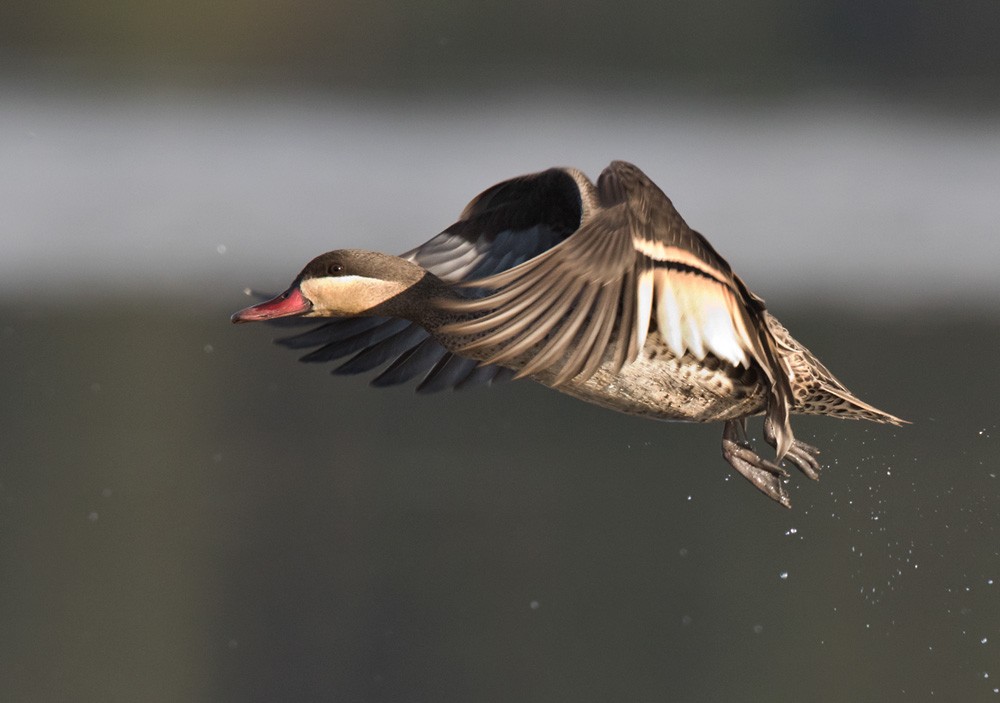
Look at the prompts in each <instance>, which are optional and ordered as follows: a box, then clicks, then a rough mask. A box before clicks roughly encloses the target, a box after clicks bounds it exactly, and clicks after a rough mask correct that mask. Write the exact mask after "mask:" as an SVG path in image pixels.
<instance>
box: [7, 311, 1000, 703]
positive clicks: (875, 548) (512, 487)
mask: <svg viewBox="0 0 1000 703" xmlns="http://www.w3.org/2000/svg"><path fill="white" fill-rule="evenodd" d="M236 298H237V296H234V300H233V301H232V304H231V305H229V304H225V305H214V306H213V307H211V309H204V308H202V309H198V307H197V306H196V305H194V304H189V305H187V304H184V303H178V302H177V301H171V303H170V305H167V304H165V301H162V300H159V301H153V300H138V301H131V302H128V303H126V302H122V301H114V300H109V301H105V302H103V303H94V304H93V305H92V306H90V307H86V308H82V309H72V308H70V309H65V308H62V309H60V308H58V307H56V306H55V305H48V304H44V303H33V302H30V301H29V302H25V303H23V304H21V305H19V306H16V307H8V308H7V309H5V310H3V311H2V313H0V314H2V317H0V350H2V354H3V359H4V364H3V367H2V369H3V370H2V371H0V374H2V375H0V388H2V391H3V397H4V402H3V404H2V405H0V423H2V426H3V427H4V431H3V434H2V439H0V525H2V529H0V559H2V561H0V564H2V569H3V578H2V580H0V622H2V623H3V637H2V638H0V671H2V672H3V680H4V687H5V691H6V696H5V697H7V699H8V700H18V701H50V700H75V701H181V700H183V701H199V700H204V701H246V700H269V701H270V700H292V701H306V700H308V701H316V700H333V701H511V700H521V701H559V700H565V701H611V700H620V701H664V700H769V701H802V700H814V701H845V700H880V701H893V700H927V699H929V698H932V697H933V698H934V699H941V700H965V701H971V700H1000V695H997V694H996V687H998V686H1000V539H998V537H1000V535H998V532H997V526H998V516H1000V478H998V473H1000V461H998V459H997V450H998V447H1000V406H998V402H997V398H998V397H1000V376H998V374H997V362H996V354H997V350H998V348H1000V326H998V324H997V321H998V316H997V311H996V310H989V309H983V310H980V311H974V312H964V313H961V314H959V313H958V312H956V311H948V310H931V309H912V310H904V311H901V312H898V313H890V312H888V311H886V310H884V309H883V310H881V311H880V312H879V313H878V314H877V315H876V314H866V313H864V312H863V311H860V310H848V311H837V310H833V309H799V310H795V309H791V310H789V309H788V308H789V306H787V305H786V306H783V307H780V306H774V309H775V312H776V313H778V314H779V316H780V317H781V318H782V319H783V320H784V321H785V322H786V324H787V325H788V326H789V327H790V328H791V329H792V331H793V332H794V333H795V334H796V336H797V337H799V338H800V339H801V340H802V341H804V342H805V343H806V344H807V345H809V346H810V347H811V348H812V349H813V350H814V351H816V352H817V353H818V354H819V355H820V356H821V357H822V359H823V360H824V361H825V362H826V363H827V364H828V365H829V366H830V367H831V368H832V369H833V371H834V372H835V373H837V375H838V376H840V377H841V378H842V379H843V380H845V381H846V382H847V384H848V385H849V386H850V387H851V388H852V389H854V390H856V391H857V392H858V393H859V394H860V395H861V396H862V397H864V398H865V399H866V400H869V401H871V402H873V403H874V404H876V405H878V406H880V407H883V408H885V409H886V410H889V411H891V412H894V413H896V414H899V415H900V416H902V417H905V418H908V419H911V420H913V421H914V424H913V426H911V427H906V428H902V429H896V428H891V427H879V426H873V425H865V424H854V423H845V422H839V421H836V420H826V419H813V418H801V419H799V420H797V422H796V428H797V430H798V434H799V436H800V437H802V438H803V439H805V440H806V441H810V442H814V443H815V444H817V445H818V446H819V447H820V448H821V449H823V451H824V454H823V458H824V460H825V461H826V462H827V468H826V469H825V471H824V475H823V478H822V480H821V481H820V482H819V483H811V482H809V481H808V480H807V479H805V478H804V477H802V476H800V475H795V476H793V479H792V483H793V485H792V487H791V488H792V498H793V503H794V509H793V510H792V511H785V510H783V509H781V508H780V507H778V506H776V505H774V504H772V503H770V502H769V501H768V500H766V499H765V498H763V497H762V496H761V495H759V494H758V493H757V492H756V491H755V490H754V489H753V488H752V487H751V486H750V485H749V484H747V483H746V482H745V481H743V480H742V479H740V478H738V477H737V476H736V475H735V474H734V473H733V472H732V471H731V470H730V469H729V468H728V467H727V465H726V464H725V463H724V462H723V460H722V459H721V457H720V455H719V447H718V445H719V439H720V434H721V427H719V426H705V427H701V426H692V425H672V424H657V423H654V422H649V421H643V420H637V419H633V418H628V417H625V416H620V415H617V414H614V413H611V412H608V411H604V410H601V409H598V408H594V407H589V406H587V405H584V404H581V403H579V402H577V401H573V400H571V399H569V398H565V397H562V396H560V395H558V394H556V393H554V392H551V391H548V390H546V389H543V388H540V387H537V386H534V385H532V384H530V383H517V384H510V385H507V386H505V387H502V388H495V389H490V390H477V391H469V392H465V393H450V394H443V395H438V396H431V397H421V396H416V395H414V394H413V393H412V390H411V389H409V388H408V389H395V390H387V391H386V390H383V391H378V390H375V389H370V388H368V387H367V386H366V385H365V380H364V379H358V378H330V377H329V376H327V375H326V373H325V370H324V369H322V368H317V367H309V366H306V365H301V364H296V363H293V359H294V355H293V354H292V353H290V352H288V351H287V350H283V349H280V348H277V347H273V346H271V345H270V344H269V343H268V340H269V338H270V337H271V336H273V332H272V331H271V330H268V329H265V328H261V327H258V328H253V327H249V326H247V327H240V328H236V327H231V326H230V325H229V324H228V322H227V315H228V314H229V313H230V312H232V310H233V309H235V308H236V307H239V306H240V305H241V303H242V302H243V301H242V300H238V299H236Z"/></svg>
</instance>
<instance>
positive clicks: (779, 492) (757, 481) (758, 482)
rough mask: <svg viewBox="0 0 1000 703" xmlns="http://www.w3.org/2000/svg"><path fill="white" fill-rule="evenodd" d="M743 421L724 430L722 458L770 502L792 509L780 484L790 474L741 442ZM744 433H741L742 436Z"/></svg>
mask: <svg viewBox="0 0 1000 703" xmlns="http://www.w3.org/2000/svg"><path fill="white" fill-rule="evenodd" d="M744 422H745V421H744V420H729V421H728V422H726V425H725V429H723V430H722V456H723V457H725V459H726V461H728V462H729V464H730V466H732V467H733V468H734V469H736V470H737V471H739V472H740V474H742V475H743V476H744V477H745V478H746V479H747V480H748V481H750V483H752V484H753V485H755V486H756V487H757V488H758V489H759V490H761V491H763V492H764V494H765V495H767V497H768V498H770V499H771V500H776V501H778V502H779V503H781V504H782V505H784V506H785V507H786V508H790V507H792V502H791V500H790V499H789V497H788V491H786V490H785V486H784V484H782V482H781V480H782V479H783V478H785V477H787V476H788V472H787V471H785V470H784V469H783V468H781V467H780V466H778V465H777V464H775V463H773V462H770V461H768V460H767V459H764V458H762V457H761V456H760V455H758V454H757V453H756V452H755V451H753V450H752V449H751V448H750V447H749V446H748V445H747V444H746V442H745V441H744V440H743V439H742V438H741V436H740V435H741V434H745V424H744ZM741 430H742V432H741Z"/></svg>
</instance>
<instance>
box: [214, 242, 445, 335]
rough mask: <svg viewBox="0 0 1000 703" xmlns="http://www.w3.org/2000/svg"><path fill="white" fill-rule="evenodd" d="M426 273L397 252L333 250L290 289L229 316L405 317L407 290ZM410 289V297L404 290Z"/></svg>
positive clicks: (240, 319)
mask: <svg viewBox="0 0 1000 703" xmlns="http://www.w3.org/2000/svg"><path fill="white" fill-rule="evenodd" d="M429 276H430V274H428V273H427V271H425V270H424V269H423V268H421V267H420V266H417V265H416V264H414V263H412V262H410V261H407V260H406V259H401V258H399V257H397V256H389V255H387V254H379V253H378V252H374V251H364V250H362V249H338V250H337V251H330V252H327V253H326V254H321V255H320V256H317V257H316V258H315V259H313V260H312V261H310V262H309V263H308V264H307V265H306V267H305V268H304V269H302V273H300V274H299V275H298V276H297V277H296V278H295V281H294V282H293V283H292V285H291V287H289V289H288V290H286V291H285V292H284V293H282V294H281V295H279V296H278V297H277V298H274V299H273V300H269V301H267V302H266V303H258V304H257V305H251V306H250V307H248V308H244V309H243V310H240V311H239V312H237V313H236V314H234V315H233V316H232V318H231V319H232V321H233V322H256V321H259V320H273V319H275V318H278V317H356V316H362V315H393V316H397V317H403V316H405V313H406V312H407V310H408V308H409V307H411V306H412V304H413V302H414V301H413V300H412V298H413V297H414V296H413V295H412V291H411V289H413V288H414V287H415V286H417V285H418V284H420V283H421V282H423V281H425V280H426V279H427V278H428V277H429ZM408 291H410V292H411V294H410V295H406V293H407V292H408Z"/></svg>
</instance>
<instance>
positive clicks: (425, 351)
mask: <svg viewBox="0 0 1000 703" xmlns="http://www.w3.org/2000/svg"><path fill="white" fill-rule="evenodd" d="M447 354H448V351H447V350H446V349H445V348H444V347H442V346H441V345H440V344H438V343H437V341H436V340H435V339H434V338H433V337H428V338H427V339H425V340H424V341H422V342H420V343H419V344H417V345H416V346H414V347H413V348H411V349H409V350H408V351H407V352H406V353H405V354H403V355H401V356H400V357H399V358H397V359H396V360H395V361H393V362H392V363H391V364H389V366H388V367H387V368H386V369H385V371H383V372H382V373H380V374H379V375H378V376H376V377H375V378H373V379H372V381H371V384H372V385H373V386H375V387H377V388H385V387H387V386H395V385H399V384H400V383H406V382H407V381H409V380H411V379H413V378H416V377H417V376H419V375H420V374H422V373H427V372H428V370H429V369H432V368H433V367H434V364H436V363H438V362H439V361H440V360H441V358H442V357H444V356H447Z"/></svg>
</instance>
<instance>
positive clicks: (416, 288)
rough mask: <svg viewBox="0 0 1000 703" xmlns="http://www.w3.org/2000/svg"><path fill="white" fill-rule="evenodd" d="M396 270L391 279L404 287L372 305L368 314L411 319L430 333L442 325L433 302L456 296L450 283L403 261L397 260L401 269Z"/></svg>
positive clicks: (438, 312)
mask: <svg viewBox="0 0 1000 703" xmlns="http://www.w3.org/2000/svg"><path fill="white" fill-rule="evenodd" d="M396 273H397V275H396V276H394V279H395V280H397V281H398V282H399V283H400V284H401V286H404V287H403V288H402V290H401V291H400V292H399V293H398V294H397V295H394V296H393V297H391V298H388V299H386V300H384V301H383V302H381V303H380V304H378V305H377V306H375V307H373V308H372V309H371V311H370V313H371V314H372V315H380V316H384V317H398V318H402V319H404V320H410V321H412V322H416V323H417V324H418V325H420V326H421V327H424V328H425V329H427V330H428V331H430V332H433V331H434V330H435V329H437V328H438V327H440V326H441V325H442V324H444V322H445V320H444V319H443V317H442V314H441V311H440V310H439V309H438V307H437V306H436V305H435V301H437V300H440V299H442V298H445V299H447V298H455V297H457V296H456V295H455V293H454V291H453V290H452V288H451V286H450V285H449V284H447V283H445V282H444V281H442V280H441V279H440V278H438V277H437V276H435V275H434V274H433V273H430V272H428V271H427V270H425V269H423V268H422V267H420V266H418V265H416V264H413V263H411V262H409V261H405V260H400V271H398V272H396Z"/></svg>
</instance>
